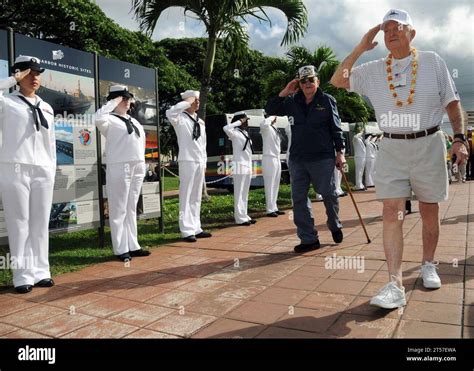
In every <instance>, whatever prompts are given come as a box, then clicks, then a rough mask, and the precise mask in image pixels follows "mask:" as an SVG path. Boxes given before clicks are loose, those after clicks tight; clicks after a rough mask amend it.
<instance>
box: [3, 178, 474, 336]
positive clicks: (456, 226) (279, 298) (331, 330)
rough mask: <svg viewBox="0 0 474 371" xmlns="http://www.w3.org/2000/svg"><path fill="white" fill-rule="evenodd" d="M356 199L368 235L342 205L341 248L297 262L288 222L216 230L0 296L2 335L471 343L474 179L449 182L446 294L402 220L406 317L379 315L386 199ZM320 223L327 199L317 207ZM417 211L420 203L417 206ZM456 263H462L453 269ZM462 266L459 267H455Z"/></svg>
mask: <svg viewBox="0 0 474 371" xmlns="http://www.w3.org/2000/svg"><path fill="white" fill-rule="evenodd" d="M374 196H375V195H374V191H368V192H364V193H357V194H356V198H357V201H358V204H359V207H360V210H361V213H362V214H363V217H364V219H365V221H366V223H367V229H368V232H369V234H370V237H371V239H372V243H371V244H366V243H365V242H366V240H365V237H364V234H363V231H362V228H361V227H360V225H359V222H358V220H357V216H356V213H355V210H354V208H353V206H352V203H351V200H350V198H349V197H345V198H343V199H341V217H342V220H343V222H344V226H345V229H344V233H345V239H344V242H343V243H342V244H340V245H338V246H337V245H335V244H333V243H332V239H331V236H330V234H329V232H328V231H327V229H326V228H325V227H322V226H320V227H319V228H320V239H321V243H322V244H323V246H324V247H323V248H322V249H320V250H318V251H316V252H313V253H308V254H305V255H303V256H301V255H300V256H297V255H295V254H294V253H293V246H294V245H295V244H297V243H298V240H297V238H296V236H295V227H294V225H293V222H292V221H291V220H290V215H288V212H287V215H284V216H281V217H279V218H276V219H274V218H262V219H260V220H259V221H258V223H257V224H256V225H254V226H250V227H231V228H225V229H221V230H218V231H214V237H213V238H211V239H208V240H200V241H198V242H197V243H195V244H188V243H183V242H178V243H174V244H171V245H166V246H162V247H160V248H157V249H154V250H153V253H152V255H151V256H150V257H148V258H135V259H134V260H133V261H132V262H131V266H130V267H128V268H125V267H124V266H123V264H121V263H120V262H118V261H117V262H115V261H113V262H108V263H103V264H98V265H94V266H91V267H88V268H86V269H83V270H82V271H79V272H75V273H68V274H63V275H60V276H57V277H55V278H54V279H55V281H56V283H57V285H56V286H55V287H53V288H51V289H41V288H36V289H34V290H33V292H32V293H30V294H27V295H22V296H20V295H16V294H15V293H13V291H12V290H11V291H3V292H1V293H0V336H1V337H8V338H21V337H64V338H83V337H84V338H86V337H92V338H109V337H110V338H174V337H195V338H220V337H224V338H235V337H242V338H274V337H279V338H334V337H336V338H341V337H353V338H378V337H380V338H382V337H383V338H391V337H407V338H408V337H448V338H461V337H465V338H468V337H471V338H472V337H474V238H473V234H474V215H473V210H474V197H473V196H474V182H471V183H466V184H462V185H461V184H454V185H452V186H451V190H450V199H449V201H448V202H445V203H443V204H442V206H441V215H442V216H443V221H442V233H441V237H440V243H439V249H438V255H437V257H438V259H439V260H440V266H439V272H440V276H441V278H442V281H443V287H442V288H441V289H439V290H436V291H427V290H425V289H423V287H422V285H421V279H420V277H419V272H418V270H419V261H420V259H421V222H420V215H419V213H418V212H415V213H414V214H412V215H409V216H408V217H407V220H406V222H405V226H404V231H405V253H404V266H403V267H404V275H405V276H404V283H405V287H406V290H407V297H408V305H407V306H406V308H405V309H404V311H398V310H394V311H391V312H388V311H383V310H379V309H375V308H372V307H370V306H369V305H368V301H369V300H370V297H371V296H372V295H373V294H375V293H376V291H377V290H378V289H379V288H380V287H381V286H382V285H383V284H384V283H385V282H386V281H387V272H386V267H385V264H384V254H383V249H382V234H381V232H382V230H381V217H380V215H381V204H380V203H378V202H376V201H375V200H374ZM313 208H314V211H315V215H316V216H317V221H318V222H319V223H321V221H322V219H323V218H322V215H323V205H322V203H314V204H313ZM417 210H418V204H417V202H415V203H414V211H417ZM333 254H337V256H340V257H342V256H347V257H361V258H362V257H363V258H364V259H365V260H364V263H365V270H364V271H363V272H357V270H354V269H326V268H327V267H325V257H326V256H332V255H333ZM453 261H454V264H453ZM456 262H457V264H456Z"/></svg>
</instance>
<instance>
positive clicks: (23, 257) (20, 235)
mask: <svg viewBox="0 0 474 371" xmlns="http://www.w3.org/2000/svg"><path fill="white" fill-rule="evenodd" d="M54 177H55V169H54V168H53V167H50V168H49V167H43V166H35V165H24V164H10V163H8V164H7V163H5V164H1V165H0V189H1V191H2V201H3V208H4V212H5V221H6V224H7V231H8V242H9V246H10V255H11V258H12V268H13V269H12V273H13V285H14V286H15V287H18V286H23V285H34V284H36V283H38V282H39V281H41V280H43V279H47V278H51V273H50V271H49V258H48V254H49V230H48V229H49V228H48V226H49V217H50V214H51V204H52V201H53V188H54Z"/></svg>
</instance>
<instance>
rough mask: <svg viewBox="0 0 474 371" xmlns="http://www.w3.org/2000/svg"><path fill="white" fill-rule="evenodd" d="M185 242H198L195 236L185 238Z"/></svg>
mask: <svg viewBox="0 0 474 371" xmlns="http://www.w3.org/2000/svg"><path fill="white" fill-rule="evenodd" d="M183 241H185V242H196V241H197V239H196V236H195V235H191V236H188V237H183Z"/></svg>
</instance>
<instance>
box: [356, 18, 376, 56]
mask: <svg viewBox="0 0 474 371" xmlns="http://www.w3.org/2000/svg"><path fill="white" fill-rule="evenodd" d="M380 26H381V25H380V24H378V25H377V26H375V27H373V28H371V29H370V30H369V31H368V32H367V33H366V34H365V35H364V37H362V40H361V41H360V43H359V45H358V46H357V47H358V48H359V49H360V50H361V51H363V52H366V51H369V50H372V49H373V48H375V47H376V46H377V45H378V42H377V41H374V38H375V36H377V34H378V33H379V31H380Z"/></svg>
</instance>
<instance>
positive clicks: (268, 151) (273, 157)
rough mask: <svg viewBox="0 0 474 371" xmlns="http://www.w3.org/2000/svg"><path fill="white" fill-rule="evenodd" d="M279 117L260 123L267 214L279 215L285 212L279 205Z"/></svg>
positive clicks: (266, 118)
mask: <svg viewBox="0 0 474 371" xmlns="http://www.w3.org/2000/svg"><path fill="white" fill-rule="evenodd" d="M276 120H277V117H276V116H272V117H268V116H267V115H265V119H264V120H263V121H262V122H261V123H260V134H261V135H262V140H263V156H262V172H263V181H264V187H265V201H266V208H267V216H269V217H277V216H278V215H283V214H285V212H283V211H279V210H278V206H277V199H278V190H279V188H280V179H281V161H280V152H281V134H280V132H279V130H278V129H277V128H276V127H275V123H276Z"/></svg>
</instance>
